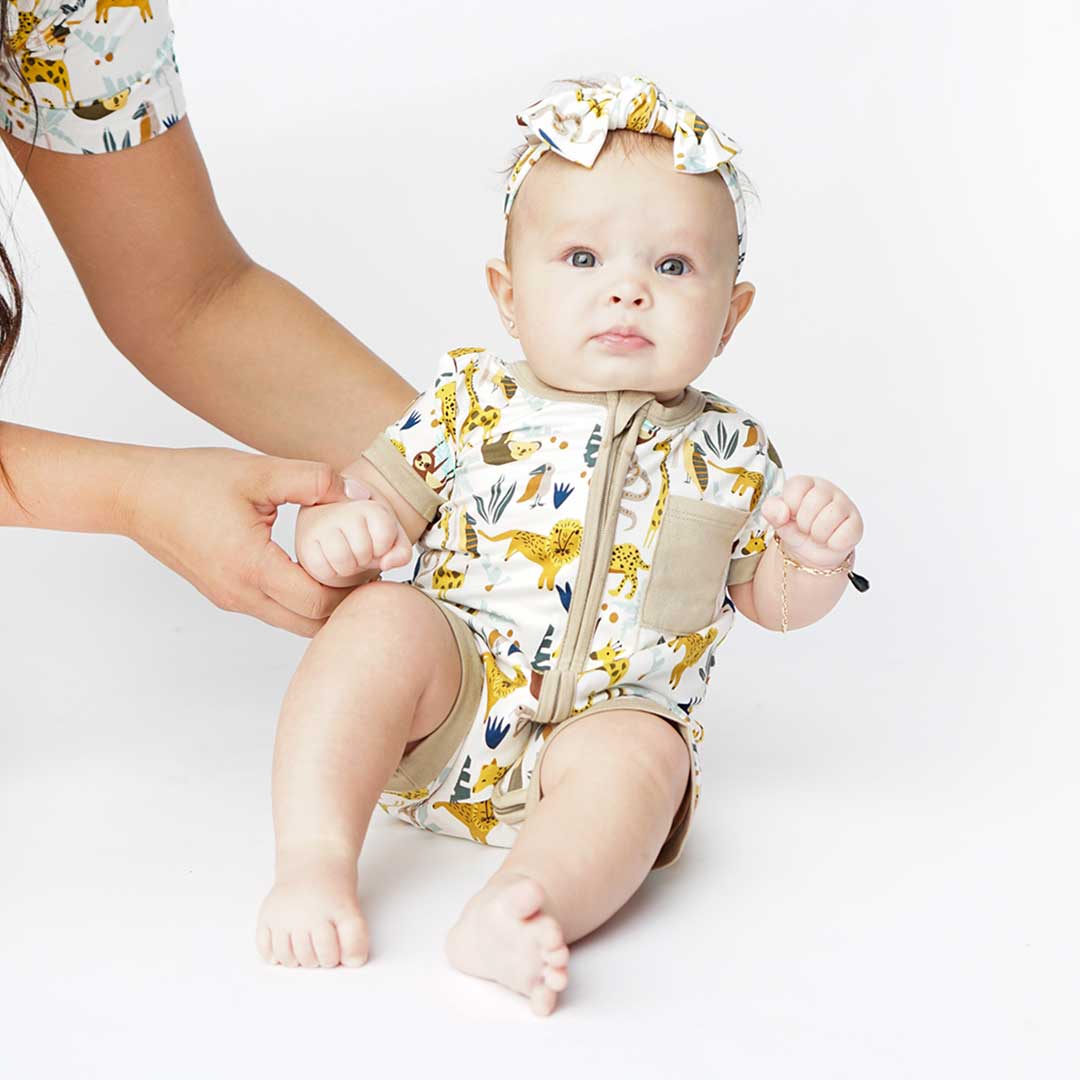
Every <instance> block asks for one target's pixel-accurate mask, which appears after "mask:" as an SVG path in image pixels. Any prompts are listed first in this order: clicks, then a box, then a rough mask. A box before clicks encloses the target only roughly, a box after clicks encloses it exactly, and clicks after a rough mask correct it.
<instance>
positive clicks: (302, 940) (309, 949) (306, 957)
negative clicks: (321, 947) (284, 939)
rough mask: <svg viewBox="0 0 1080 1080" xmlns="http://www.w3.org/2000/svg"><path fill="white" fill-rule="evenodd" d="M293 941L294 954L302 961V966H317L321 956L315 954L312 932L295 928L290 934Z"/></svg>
mask: <svg viewBox="0 0 1080 1080" xmlns="http://www.w3.org/2000/svg"><path fill="white" fill-rule="evenodd" d="M289 940H290V941H291V942H292V951H293V955H294V956H295V957H296V959H297V960H298V961H299V962H300V966H301V967H306V968H317V967H318V966H319V958H318V956H316V955H315V946H314V945H312V944H311V934H309V933H308V931H307V930H294V931H293V932H292V933H291V934H290V935H289Z"/></svg>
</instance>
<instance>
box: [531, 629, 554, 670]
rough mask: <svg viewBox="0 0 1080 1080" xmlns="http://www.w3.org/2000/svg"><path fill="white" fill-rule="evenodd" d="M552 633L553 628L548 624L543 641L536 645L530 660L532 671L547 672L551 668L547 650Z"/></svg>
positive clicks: (549, 646) (549, 655) (549, 654)
mask: <svg viewBox="0 0 1080 1080" xmlns="http://www.w3.org/2000/svg"><path fill="white" fill-rule="evenodd" d="M554 633H555V627H554V626H553V625H552V624H551V623H548V628H547V630H546V632H545V633H544V639H543V641H541V642H540V644H539V645H537V647H536V653H535V654H534V655H533V658H532V669H533V671H548V670H549V669H550V668H551V653H550V652H549V651H548V650H549V649H550V648H551V638H552V635H553V634H554Z"/></svg>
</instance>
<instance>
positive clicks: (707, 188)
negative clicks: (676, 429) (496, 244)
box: [487, 136, 754, 401]
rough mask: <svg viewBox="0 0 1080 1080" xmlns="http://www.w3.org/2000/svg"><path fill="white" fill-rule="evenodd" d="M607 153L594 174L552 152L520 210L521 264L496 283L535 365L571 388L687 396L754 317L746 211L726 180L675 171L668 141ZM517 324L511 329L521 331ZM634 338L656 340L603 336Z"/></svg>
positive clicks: (514, 258) (502, 268) (532, 178)
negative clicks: (745, 266) (741, 250)
mask: <svg viewBox="0 0 1080 1080" xmlns="http://www.w3.org/2000/svg"><path fill="white" fill-rule="evenodd" d="M636 142H637V145H636V146H635V147H634V150H633V152H632V153H631V154H630V156H629V157H628V156H626V154H625V152H624V151H623V149H622V148H621V147H618V146H611V147H605V149H604V151H603V152H602V153H601V154H600V156H599V157H598V158H597V160H596V163H595V165H594V166H593V168H592V169H586V168H584V167H582V166H581V165H578V164H576V163H574V162H569V161H565V160H564V159H562V158H560V157H559V156H558V154H556V153H554V152H549V153H547V154H545V155H544V156H543V157H542V158H541V159H540V161H539V162H538V163H537V165H535V166H534V167H533V169H532V172H531V173H530V175H529V176H528V177H527V178H526V179H525V181H524V182H523V183H522V185H521V188H520V190H519V191H518V194H517V196H516V198H515V200H514V207H513V210H512V212H511V223H512V227H513V228H512V248H511V251H510V253H509V254H510V262H511V266H509V267H508V266H507V264H506V263H505V262H503V261H502V260H501V259H493V260H491V261H490V262H489V263H488V264H487V274H488V285H489V288H490V289H491V291H492V294H493V295H494V296H495V299H496V302H497V304H498V306H499V309H500V313H501V314H502V316H503V320H504V322H505V323H506V324H507V328H508V330H509V332H510V333H511V334H512V335H513V336H514V337H517V338H519V339H520V341H521V345H522V349H523V350H524V353H525V358H526V359H527V360H528V362H529V365H530V367H532V369H533V370H534V371H535V372H536V374H537V375H538V376H539V377H540V378H541V379H542V380H543V381H544V382H546V383H548V384H550V385H552V386H557V387H560V388H562V389H565V390H579V391H596V390H647V391H649V392H651V393H653V394H655V395H656V396H657V398H658V399H660V400H661V401H664V400H668V401H675V400H677V399H678V398H679V397H680V395H681V393H682V391H683V389H684V388H685V387H686V386H687V385H688V384H689V383H691V382H693V381H694V379H696V378H697V377H698V376H699V375H700V374H701V373H702V372H703V371H704V370H705V368H706V367H708V365H709V362H710V361H711V360H712V359H713V357H715V356H716V355H717V353H718V352H719V351H720V342H721V340H722V339H723V340H724V341H725V342H726V340H727V338H728V337H729V336H730V335H731V333H732V331H733V330H734V328H735V324H736V323H738V321H739V319H741V318H742V316H743V315H745V314H746V311H747V310H749V307H750V304H751V302H752V300H753V295H754V287H753V286H752V285H750V284H748V283H746V282H740V283H739V285H737V286H736V285H734V278H735V264H736V260H737V258H738V235H737V230H736V219H735V207H734V206H733V205H732V202H731V197H730V195H729V194H728V191H727V187H726V185H725V184H724V181H723V179H722V178H721V177H720V176H718V175H716V174H708V175H688V174H685V173H678V172H676V171H675V169H674V168H673V167H672V155H671V147H672V143H671V141H670V140H668V139H661V138H659V137H657V136H649V137H641V138H639V139H637V140H636ZM511 322H513V327H512V328H511V327H510V325H509V324H510V323H511ZM612 328H617V329H619V328H621V329H624V330H631V331H633V332H634V333H636V334H638V335H640V338H644V339H645V340H644V341H641V340H640V339H638V340H633V339H631V340H629V341H625V340H624V341H620V340H618V339H613V338H610V337H608V338H605V337H603V336H602V335H603V334H604V332H605V331H608V330H610V329H612Z"/></svg>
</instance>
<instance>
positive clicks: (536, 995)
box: [529, 980, 555, 1016]
mask: <svg viewBox="0 0 1080 1080" xmlns="http://www.w3.org/2000/svg"><path fill="white" fill-rule="evenodd" d="M529 1004H530V1005H531V1006H532V1010H533V1012H534V1013H536V1014H537V1015H538V1016H547V1015H549V1014H550V1013H551V1012H552V1011H553V1010H554V1008H555V991H554V990H552V989H551V987H549V986H548V985H547V984H546V983H545V982H544V981H543V980H541V981H540V982H538V983H537V984H536V985H535V986H534V987H533V988H532V992H531V993H530V994H529Z"/></svg>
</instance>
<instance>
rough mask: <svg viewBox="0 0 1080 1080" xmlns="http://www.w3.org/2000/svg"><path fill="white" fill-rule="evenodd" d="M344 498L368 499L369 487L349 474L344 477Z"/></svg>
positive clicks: (369, 496) (369, 494)
mask: <svg viewBox="0 0 1080 1080" xmlns="http://www.w3.org/2000/svg"><path fill="white" fill-rule="evenodd" d="M345 498H346V499H370V498H371V488H369V487H368V486H367V484H361V483H360V481H359V480H354V479H353V478H352V477H351V476H346V477H345Z"/></svg>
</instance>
